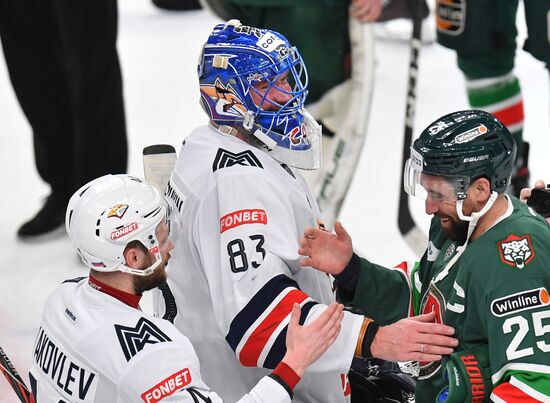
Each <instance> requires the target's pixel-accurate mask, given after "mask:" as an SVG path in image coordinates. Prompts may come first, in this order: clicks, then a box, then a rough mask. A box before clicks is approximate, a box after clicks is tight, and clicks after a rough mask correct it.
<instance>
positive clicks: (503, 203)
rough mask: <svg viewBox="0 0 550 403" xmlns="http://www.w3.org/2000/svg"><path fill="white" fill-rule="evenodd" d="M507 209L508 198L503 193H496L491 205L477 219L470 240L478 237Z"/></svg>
mask: <svg viewBox="0 0 550 403" xmlns="http://www.w3.org/2000/svg"><path fill="white" fill-rule="evenodd" d="M507 210H508V200H507V199H506V196H504V194H503V193H501V194H499V195H498V198H497V199H496V200H495V203H494V204H493V206H492V207H491V208H490V209H489V211H487V212H486V213H485V214H484V215H483V216H482V217H481V218H480V219H479V221H478V223H477V225H476V229H475V230H474V232H473V233H472V236H471V240H472V241H473V240H474V239H476V238H478V237H480V236H481V235H483V234H484V233H485V231H487V230H488V229H489V228H491V227H492V226H493V225H494V224H495V223H496V222H497V220H498V219H499V218H500V217H502V215H503V214H505V213H506V211H507Z"/></svg>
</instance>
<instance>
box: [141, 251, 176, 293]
mask: <svg viewBox="0 0 550 403" xmlns="http://www.w3.org/2000/svg"><path fill="white" fill-rule="evenodd" d="M154 261H155V258H154V257H153V256H152V255H151V261H150V262H149V265H148V266H150V265H151V264H153V263H154ZM167 264H168V261H163V262H162V263H161V264H159V265H158V267H157V268H156V269H155V270H154V271H153V273H151V274H149V275H148V276H134V290H135V292H136V294H138V295H141V294H143V292H144V291H149V290H152V289H153V288H156V287H158V286H160V285H162V284H164V283H166V270H165V268H166V265H167Z"/></svg>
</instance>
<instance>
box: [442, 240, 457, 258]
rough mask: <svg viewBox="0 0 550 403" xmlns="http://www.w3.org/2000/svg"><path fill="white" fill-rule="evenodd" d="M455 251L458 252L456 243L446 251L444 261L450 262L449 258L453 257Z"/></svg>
mask: <svg viewBox="0 0 550 403" xmlns="http://www.w3.org/2000/svg"><path fill="white" fill-rule="evenodd" d="M455 251H456V245H455V244H454V243H452V244H450V245H449V247H448V248H447V250H446V251H445V255H443V260H449V258H450V257H451V256H453V254H454V253H455Z"/></svg>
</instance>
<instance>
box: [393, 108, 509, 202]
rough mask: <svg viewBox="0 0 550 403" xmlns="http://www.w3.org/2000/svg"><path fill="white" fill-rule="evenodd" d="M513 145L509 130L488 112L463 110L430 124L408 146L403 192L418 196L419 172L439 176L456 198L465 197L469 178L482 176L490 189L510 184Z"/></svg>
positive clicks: (502, 189) (496, 189)
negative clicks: (451, 187) (447, 183)
mask: <svg viewBox="0 0 550 403" xmlns="http://www.w3.org/2000/svg"><path fill="white" fill-rule="evenodd" d="M515 156H516V144H515V142H514V139H513V137H512V135H511V134H510V131H509V130H508V129H507V128H506V127H505V126H504V125H503V124H502V123H501V122H500V121H499V120H498V119H497V118H495V117H494V116H493V115H492V114H490V113H488V112H484V111H480V110H465V111H459V112H454V113H450V114H448V115H445V116H443V117H441V118H439V119H437V120H436V121H435V122H433V123H432V124H430V125H429V126H428V127H427V128H426V129H425V130H424V131H423V132H422V133H421V134H420V137H419V138H418V139H417V140H416V141H415V142H414V144H413V146H412V147H411V157H410V158H409V160H408V161H407V164H406V166H405V172H404V175H405V178H404V179H405V182H404V183H405V191H406V192H407V193H408V194H410V195H413V196H415V195H418V193H419V192H418V190H419V189H420V188H421V186H419V185H420V174H421V173H426V174H429V175H436V176H443V177H445V178H446V179H448V182H449V183H450V184H451V185H452V186H453V187H454V194H455V195H456V196H457V198H458V199H464V198H466V192H467V190H468V187H469V186H470V184H471V183H472V181H473V180H475V179H477V178H480V177H486V178H487V179H489V181H490V183H491V191H495V192H497V193H502V192H504V191H505V190H506V187H507V186H508V184H509V183H510V176H511V174H512V168H513V165H514V160H515Z"/></svg>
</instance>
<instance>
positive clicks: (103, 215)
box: [30, 175, 343, 403]
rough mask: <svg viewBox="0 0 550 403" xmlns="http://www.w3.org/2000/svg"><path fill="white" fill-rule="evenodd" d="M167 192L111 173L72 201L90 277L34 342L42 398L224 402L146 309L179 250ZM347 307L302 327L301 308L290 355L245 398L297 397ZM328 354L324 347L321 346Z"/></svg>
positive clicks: (73, 230)
mask: <svg viewBox="0 0 550 403" xmlns="http://www.w3.org/2000/svg"><path fill="white" fill-rule="evenodd" d="M165 217H166V203H165V200H164V198H163V196H161V194H160V193H159V191H158V190H157V189H156V188H155V187H153V186H151V185H149V184H147V183H145V182H142V181H141V180H139V179H137V178H134V177H131V176H128V175H107V176H103V177H101V178H98V179H96V180H94V181H92V182H90V183H88V184H86V185H85V186H83V187H82V188H81V189H79V190H78V191H77V192H76V193H75V194H74V195H73V197H72V198H71V200H70V201H69V205H68V208H67V215H66V228H67V232H68V234H69V236H70V237H71V239H72V241H73V243H74V246H75V248H76V250H77V251H78V254H79V255H80V257H81V259H82V261H83V262H84V264H86V266H88V267H90V269H91V271H90V276H89V277H83V278H80V279H74V280H68V281H65V282H64V283H63V284H62V285H61V286H60V287H59V288H58V289H57V290H56V291H55V292H54V293H53V294H52V295H51V296H50V297H49V299H48V301H47V303H46V306H45V308H44V314H43V320H42V324H41V326H40V329H39V331H38V335H37V337H36V342H35V345H34V348H33V351H32V353H33V366H32V369H31V373H30V380H31V389H32V392H33V395H34V398H35V401H36V402H37V403H59V402H93V403H136V402H146V403H153V402H154V403H156V402H160V401H162V402H180V403H185V402H194V403H197V402H218V403H219V402H221V401H222V400H221V398H220V397H219V396H218V395H217V394H216V393H215V392H213V391H211V390H210V389H209V388H208V386H207V385H206V384H205V383H204V382H203V380H202V379H201V374H200V371H201V369H200V364H199V360H198V358H197V356H196V354H195V351H194V349H193V347H192V345H191V343H190V342H189V340H188V339H187V338H186V337H185V336H184V335H182V334H181V333H180V332H179V331H178V330H177V329H176V328H175V327H174V326H173V325H172V324H171V323H169V322H168V321H166V320H163V319H159V318H154V317H152V316H150V315H146V314H144V313H143V312H142V311H141V310H140V309H139V300H140V296H141V293H142V292H143V291H145V290H149V289H151V288H153V287H156V286H158V285H159V284H162V283H163V282H164V281H165V280H166V272H165V267H166V265H167V263H168V259H169V257H170V253H171V251H172V249H173V247H174V245H173V244H172V242H171V240H170V238H169V231H168V226H167V223H166V222H165ZM342 315H343V313H342V306H341V305H337V304H333V305H331V308H330V312H327V314H326V315H324V316H323V317H322V318H320V319H321V320H318V321H316V323H314V324H313V325H312V326H309V325H308V326H304V327H302V326H300V325H299V323H298V321H299V317H300V309H299V307H298V306H297V305H296V306H294V308H293V316H292V318H291V326H290V330H289V335H288V337H287V343H288V353H287V355H286V356H285V358H284V359H283V361H282V363H281V364H279V365H278V366H277V367H276V368H275V370H274V371H273V372H271V374H269V375H268V376H266V377H264V378H262V379H261V380H259V382H258V383H257V385H255V386H254V387H253V388H252V390H251V391H250V392H248V393H247V394H246V395H245V396H243V397H242V398H241V399H240V400H239V402H242V403H269V402H273V403H282V402H287V403H288V402H290V399H291V396H292V390H293V388H294V385H295V384H296V382H298V381H299V380H300V376H301V375H303V371H304V370H305V368H306V367H307V366H308V365H309V364H310V363H311V362H313V361H314V360H315V359H317V358H318V357H319V356H320V355H321V354H322V352H323V351H325V350H326V349H327V347H328V346H329V345H330V344H331V343H332V342H333V341H334V339H335V338H336V336H337V334H338V331H339V324H340V321H341V319H342ZM317 350H318V351H317Z"/></svg>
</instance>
